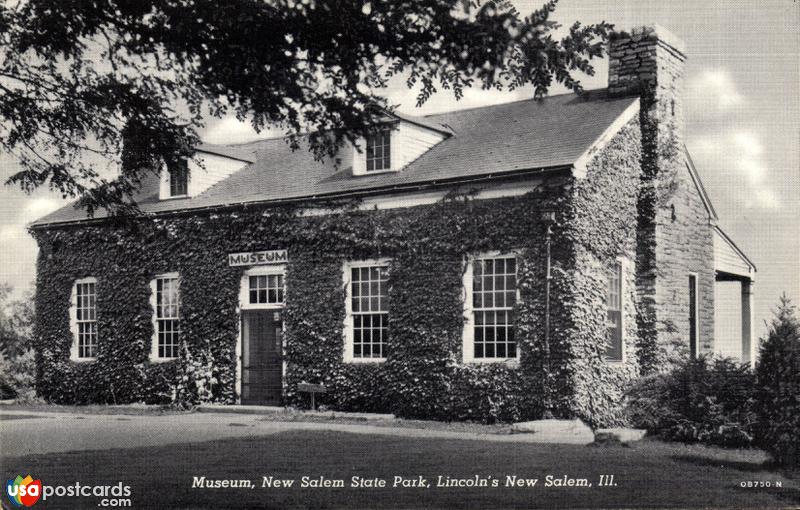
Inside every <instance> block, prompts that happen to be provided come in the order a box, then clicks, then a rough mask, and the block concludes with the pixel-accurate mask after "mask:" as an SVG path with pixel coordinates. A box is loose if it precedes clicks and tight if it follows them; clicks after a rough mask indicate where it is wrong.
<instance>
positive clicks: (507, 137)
mask: <svg viewBox="0 0 800 510" xmlns="http://www.w3.org/2000/svg"><path fill="white" fill-rule="evenodd" d="M635 101H636V98H635V97H624V98H609V97H608V96H607V93H606V91H605V90H595V91H591V92H589V93H587V94H586V95H585V96H583V97H579V96H577V95H575V94H563V95H557V96H551V97H548V98H545V99H543V100H540V101H539V100H534V99H530V100H524V101H517V102H513V103H505V104H499V105H492V106H485V107H480V108H472V109H467V110H457V111H453V112H448V113H441V114H435V115H428V116H425V117H409V116H398V117H399V118H401V119H402V120H406V121H408V122H415V121H416V123H417V124H419V125H423V126H427V127H429V128H431V129H435V128H438V130H439V131H440V132H445V133H450V134H449V136H447V137H446V138H445V139H444V140H443V141H441V142H440V143H438V144H437V145H435V146H434V147H432V148H431V149H430V150H429V151H428V152H426V153H425V154H423V155H422V156H420V157H419V158H418V159H416V160H415V161H413V162H412V163H410V164H409V165H407V166H406V167H405V168H403V169H402V170H400V171H399V172H392V173H381V174H376V175H362V176H354V175H353V174H352V169H351V168H349V166H348V162H349V159H348V158H349V156H348V155H343V157H342V158H341V162H342V164H341V165H340V166H339V167H337V166H336V165H335V163H334V162H333V161H330V160H327V161H322V162H320V161H315V160H314V158H313V156H312V154H311V153H310V152H309V151H307V150H303V149H300V150H297V151H292V150H291V148H290V147H289V146H288V145H287V144H286V142H285V141H284V140H283V139H280V138H274V139H267V140H258V141H255V142H251V143H247V144H238V145H211V144H203V145H201V146H200V147H198V149H199V150H200V151H201V152H207V153H211V154H218V155H223V156H228V157H232V158H234V159H238V160H241V161H243V162H245V163H247V164H246V166H244V167H243V168H242V169H241V170H239V171H237V172H235V173H233V174H232V175H231V176H230V177H228V178H226V179H224V180H222V181H220V182H219V183H217V184H215V185H214V186H212V187H210V188H209V189H207V190H206V191H204V192H203V193H201V194H199V195H197V196H195V197H191V198H186V199H177V200H163V201H160V200H159V199H158V196H157V194H156V195H151V196H145V197H137V202H138V203H139V206H140V208H141V210H142V211H143V212H144V213H161V212H168V211H180V210H191V209H199V208H209V207H219V206H230V205H235V204H244V203H252V202H278V201H286V200H302V199H308V200H310V199H315V198H323V197H333V196H337V195H342V194H347V193H353V192H366V191H370V190H375V191H377V190H382V189H393V190H397V189H402V188H403V187H408V186H411V185H421V184H425V183H430V182H432V181H436V182H440V183H441V182H447V181H453V180H457V179H459V178H471V177H479V176H483V175H488V174H491V175H493V176H496V175H498V174H503V173H507V172H514V171H520V170H537V169H542V170H544V169H549V168H557V167H569V166H571V165H573V164H574V163H575V162H576V160H578V158H580V156H581V155H582V154H583V153H584V152H586V151H587V150H588V149H589V148H590V147H591V146H592V144H593V143H594V142H595V141H597V140H598V138H600V137H601V135H603V133H604V132H605V131H606V130H607V129H608V128H609V126H611V125H612V124H613V123H614V121H615V120H616V119H617V118H618V117H620V116H621V115H622V113H623V112H624V111H625V110H626V109H627V108H628V107H630V106H631V105H632V104H633V103H634V102H635ZM104 215H105V213H104V212H103V211H98V212H97V213H96V215H95V217H96V218H102V217H104ZM83 219H86V214H85V212H84V211H82V210H80V209H76V208H75V207H73V206H72V205H68V206H66V207H63V208H61V209H59V210H57V211H55V212H53V213H51V214H49V215H47V216H45V217H43V218H41V219H39V220H37V221H36V222H35V223H34V224H33V226H42V225H46V224H52V223H63V222H75V221H80V220H83Z"/></svg>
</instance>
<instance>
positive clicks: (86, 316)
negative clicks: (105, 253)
mask: <svg viewBox="0 0 800 510" xmlns="http://www.w3.org/2000/svg"><path fill="white" fill-rule="evenodd" d="M72 295H73V299H72V303H73V306H72V309H73V312H72V315H71V319H72V321H73V323H72V331H73V337H74V343H73V347H72V352H71V358H72V359H73V360H89V359H94V358H96V357H97V280H96V279H94V278H83V279H80V280H76V281H75V285H74V287H73V288H72Z"/></svg>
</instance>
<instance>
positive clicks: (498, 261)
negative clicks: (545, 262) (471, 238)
mask: <svg viewBox="0 0 800 510" xmlns="http://www.w3.org/2000/svg"><path fill="white" fill-rule="evenodd" d="M469 269H470V270H468V272H467V275H466V276H465V279H466V280H467V281H466V284H467V285H468V287H467V293H468V298H467V299H468V308H469V307H470V306H469V305H471V310H468V312H470V313H469V314H468V320H469V322H470V323H469V324H468V325H467V328H468V331H466V335H465V345H464V358H465V360H466V361H499V360H509V359H516V358H517V357H518V355H519V352H518V350H517V342H516V339H515V337H514V311H513V309H514V305H515V304H516V303H517V260H516V257H515V256H514V255H513V254H511V255H502V256H501V255H496V256H487V257H480V258H476V259H474V260H473V261H472V262H471V264H470V268H469Z"/></svg>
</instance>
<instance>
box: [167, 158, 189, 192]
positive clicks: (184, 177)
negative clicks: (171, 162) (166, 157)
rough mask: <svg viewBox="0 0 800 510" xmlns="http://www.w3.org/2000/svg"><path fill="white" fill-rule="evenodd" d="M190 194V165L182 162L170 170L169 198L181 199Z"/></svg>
mask: <svg viewBox="0 0 800 510" xmlns="http://www.w3.org/2000/svg"><path fill="white" fill-rule="evenodd" d="M188 193H189V165H188V164H187V162H186V161H181V162H180V163H179V164H178V165H176V166H173V167H172V168H170V169H169V196H171V197H180V196H184V195H187V194H188Z"/></svg>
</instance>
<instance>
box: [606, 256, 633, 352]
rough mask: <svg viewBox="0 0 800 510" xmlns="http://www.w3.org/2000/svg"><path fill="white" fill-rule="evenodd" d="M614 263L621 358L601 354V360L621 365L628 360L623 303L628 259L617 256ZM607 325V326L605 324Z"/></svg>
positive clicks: (624, 300) (625, 291) (624, 301)
mask: <svg viewBox="0 0 800 510" xmlns="http://www.w3.org/2000/svg"><path fill="white" fill-rule="evenodd" d="M614 262H615V263H616V264H619V271H620V275H619V306H620V313H619V327H620V339H621V340H620V341H621V342H622V348H621V351H622V356H621V359H610V358H608V357H607V356H605V355H604V356H603V360H604V361H605V362H606V363H608V364H609V365H621V364H624V363H626V362H627V361H628V354H627V349H626V341H627V336H626V332H625V316H626V314H625V303H626V299H625V298H626V293H627V285H626V280H627V275H628V260H627V259H626V258H624V257H617V259H616V260H615V261H614ZM603 283H605V284H606V285H608V280H605V281H604V282H603ZM606 320H608V315H607V314H606ZM606 327H608V326H606Z"/></svg>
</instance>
